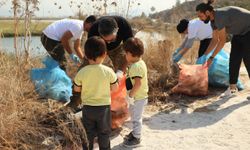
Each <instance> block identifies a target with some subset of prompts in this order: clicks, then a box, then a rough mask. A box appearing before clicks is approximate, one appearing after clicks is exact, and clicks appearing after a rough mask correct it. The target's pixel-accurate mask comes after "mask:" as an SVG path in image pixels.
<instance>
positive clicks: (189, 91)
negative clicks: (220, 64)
mask: <svg viewBox="0 0 250 150" xmlns="http://www.w3.org/2000/svg"><path fill="white" fill-rule="evenodd" d="M179 68H180V75H179V81H178V84H177V85H176V86H175V87H174V88H173V89H172V90H171V92H172V93H176V94H186V95H189V96H205V95H207V94H208V67H207V65H185V64H180V65H179Z"/></svg>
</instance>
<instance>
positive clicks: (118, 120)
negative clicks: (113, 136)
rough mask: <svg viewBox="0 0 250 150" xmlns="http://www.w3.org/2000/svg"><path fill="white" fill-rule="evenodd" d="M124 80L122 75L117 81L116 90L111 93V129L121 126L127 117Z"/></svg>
mask: <svg viewBox="0 0 250 150" xmlns="http://www.w3.org/2000/svg"><path fill="white" fill-rule="evenodd" d="M125 81H126V77H125V76H124V77H123V78H122V80H121V81H120V82H119V88H118V90H116V91H114V92H112V93H111V115H112V129H116V128H119V127H121V126H122V124H123V123H124V122H125V121H126V120H127V119H128V117H129V112H128V103H127V101H126V92H127V91H126V82H125Z"/></svg>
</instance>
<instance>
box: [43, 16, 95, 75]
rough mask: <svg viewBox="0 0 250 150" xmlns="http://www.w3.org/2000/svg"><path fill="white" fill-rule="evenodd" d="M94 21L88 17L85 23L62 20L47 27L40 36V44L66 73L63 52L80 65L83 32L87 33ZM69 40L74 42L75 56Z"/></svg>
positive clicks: (91, 17)
mask: <svg viewBox="0 0 250 150" xmlns="http://www.w3.org/2000/svg"><path fill="white" fill-rule="evenodd" d="M95 21H96V17H95V16H89V17H87V18H86V19H85V21H81V20H74V19H62V20H58V21H55V22H54V23H52V24H51V25H49V26H48V27H47V28H46V29H45V30H43V33H42V35H41V42H42V44H43V46H44V48H45V49H46V50H47V51H48V53H49V54H50V55H51V57H52V58H53V59H55V60H56V61H58V63H59V65H60V68H61V69H63V70H64V71H66V63H67V61H66V57H65V51H64V50H66V51H67V52H68V54H69V55H70V58H71V59H72V60H73V61H74V62H75V63H76V64H80V63H81V60H82V59H83V57H84V54H83V52H82V48H81V38H82V34H83V32H84V31H86V32H88V31H89V29H90V27H91V26H92V24H93V23H94V22H95ZM70 40H73V41H74V50H75V52H76V54H77V55H75V54H74V53H73V51H72V49H71V47H70Z"/></svg>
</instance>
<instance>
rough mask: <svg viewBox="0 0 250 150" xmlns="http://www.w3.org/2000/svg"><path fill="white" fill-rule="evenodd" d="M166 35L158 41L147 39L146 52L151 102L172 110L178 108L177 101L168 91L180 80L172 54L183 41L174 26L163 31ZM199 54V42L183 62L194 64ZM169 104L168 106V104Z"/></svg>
mask: <svg viewBox="0 0 250 150" xmlns="http://www.w3.org/2000/svg"><path fill="white" fill-rule="evenodd" d="M161 33H163V34H165V35H166V39H165V40H163V41H158V42H157V43H153V42H151V40H147V42H146V43H147V44H148V47H147V48H146V50H145V51H146V52H145V54H144V57H143V59H144V60H145V62H146V64H147V67H148V71H149V74H148V75H149V102H150V103H151V104H152V105H156V106H159V107H158V108H159V109H161V107H162V106H163V104H164V107H167V108H164V110H165V109H168V111H171V110H173V109H176V108H177V105H178V104H177V103H176V102H175V101H174V100H173V101H171V96H169V94H168V91H169V90H170V89H171V88H173V87H174V86H175V85H176V84H177V82H178V72H179V69H178V66H177V64H174V63H173V62H172V54H173V53H174V51H175V49H176V48H178V46H180V44H181V42H182V38H181V36H180V35H179V34H178V33H177V32H176V31H174V28H172V29H171V30H168V31H163V32H161ZM197 54H198V44H197V43H195V44H194V46H193V48H192V49H190V50H189V52H188V53H187V54H186V55H185V56H184V58H183V59H182V61H181V63H186V64H194V63H195V60H196V57H197ZM166 105H167V106H166Z"/></svg>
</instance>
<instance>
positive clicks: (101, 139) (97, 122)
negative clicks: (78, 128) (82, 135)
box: [82, 105, 111, 150]
mask: <svg viewBox="0 0 250 150" xmlns="http://www.w3.org/2000/svg"><path fill="white" fill-rule="evenodd" d="M82 116H83V117H82V120H83V125H84V128H85V130H86V133H87V137H88V141H89V149H90V150H93V145H94V138H95V137H96V136H97V138H98V144H99V149H100V150H110V149H111V148H110V139H109V137H110V133H111V112H110V105H107V106H83V109H82Z"/></svg>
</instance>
